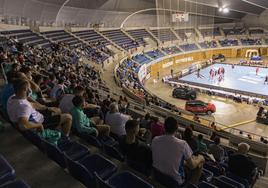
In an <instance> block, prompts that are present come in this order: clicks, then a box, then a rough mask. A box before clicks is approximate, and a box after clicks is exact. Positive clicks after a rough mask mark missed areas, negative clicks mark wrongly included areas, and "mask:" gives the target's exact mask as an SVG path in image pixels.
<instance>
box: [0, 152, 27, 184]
mask: <svg viewBox="0 0 268 188" xmlns="http://www.w3.org/2000/svg"><path fill="white" fill-rule="evenodd" d="M15 178H16V174H15V170H14V169H13V167H12V166H11V165H10V164H9V163H8V162H7V160H6V159H5V158H4V157H3V156H2V155H0V188H30V186H29V185H27V184H26V183H25V182H24V181H22V180H15ZM14 180H15V181H14Z"/></svg>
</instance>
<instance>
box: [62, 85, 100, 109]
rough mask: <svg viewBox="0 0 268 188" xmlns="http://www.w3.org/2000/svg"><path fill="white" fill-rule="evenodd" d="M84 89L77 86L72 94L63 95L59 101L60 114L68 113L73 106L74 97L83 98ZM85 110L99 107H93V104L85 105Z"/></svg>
mask: <svg viewBox="0 0 268 188" xmlns="http://www.w3.org/2000/svg"><path fill="white" fill-rule="evenodd" d="M84 93H85V89H84V88H83V87H82V86H77V87H75V88H74V92H73V94H65V95H64V96H63V97H62V99H61V100H60V104H59V108H60V109H61V112H62V113H70V112H71V110H72V108H73V107H74V105H73V102H72V100H73V98H74V97H75V96H84ZM84 108H85V109H92V110H94V109H96V108H99V106H97V105H94V104H88V103H86V104H85V107H84Z"/></svg>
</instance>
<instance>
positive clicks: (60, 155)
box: [44, 141, 90, 168]
mask: <svg viewBox="0 0 268 188" xmlns="http://www.w3.org/2000/svg"><path fill="white" fill-rule="evenodd" d="M44 146H45V149H46V153H47V156H48V157H49V158H50V159H51V160H53V161H55V162H56V163H57V164H59V165H60V166H61V167H62V168H66V161H65V157H64V153H65V155H67V156H69V158H71V159H72V160H79V159H81V158H82V157H84V156H86V155H89V154H90V151H89V150H88V149H87V147H85V146H83V145H81V144H79V143H77V142H68V143H61V144H59V145H58V146H57V145H54V144H51V143H49V142H47V141H44Z"/></svg>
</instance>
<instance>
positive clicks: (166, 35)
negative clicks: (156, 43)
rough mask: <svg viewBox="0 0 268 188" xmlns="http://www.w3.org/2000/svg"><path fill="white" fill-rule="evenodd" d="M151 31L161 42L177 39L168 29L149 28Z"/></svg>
mask: <svg viewBox="0 0 268 188" xmlns="http://www.w3.org/2000/svg"><path fill="white" fill-rule="evenodd" d="M151 32H152V33H153V34H154V35H155V37H156V38H158V39H159V40H160V41H163V42H166V41H173V40H178V39H177V37H176V36H175V35H174V33H173V32H172V31H171V30H170V29H155V30H151Z"/></svg>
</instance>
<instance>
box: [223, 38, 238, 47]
mask: <svg viewBox="0 0 268 188" xmlns="http://www.w3.org/2000/svg"><path fill="white" fill-rule="evenodd" d="M219 43H220V44H221V46H222V47H227V46H238V40H236V39H225V40H219Z"/></svg>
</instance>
